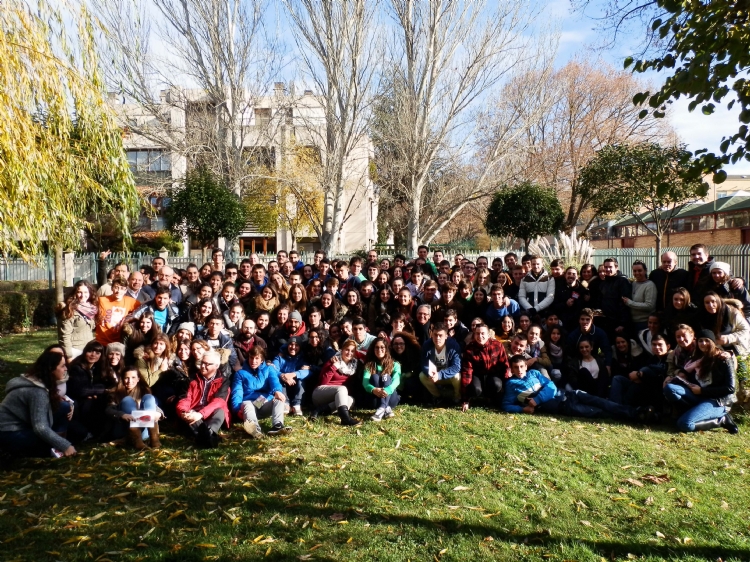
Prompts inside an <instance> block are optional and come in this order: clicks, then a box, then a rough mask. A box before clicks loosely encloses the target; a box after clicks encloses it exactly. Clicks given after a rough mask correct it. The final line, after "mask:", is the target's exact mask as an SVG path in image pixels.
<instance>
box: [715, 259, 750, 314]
mask: <svg viewBox="0 0 750 562" xmlns="http://www.w3.org/2000/svg"><path fill="white" fill-rule="evenodd" d="M731 280H732V276H731V274H730V265H729V264H728V263H726V262H721V261H717V262H714V263H713V265H712V266H711V280H710V281H709V282H708V284H707V287H706V288H707V289H708V290H709V291H713V292H714V293H716V294H717V295H719V296H720V297H721V298H723V299H735V300H738V301H739V302H740V303H741V304H742V314H743V315H744V316H745V320H750V295H748V292H747V287H746V286H745V285H743V286H742V288H741V289H733V288H732V286H731V284H730V281H731Z"/></svg>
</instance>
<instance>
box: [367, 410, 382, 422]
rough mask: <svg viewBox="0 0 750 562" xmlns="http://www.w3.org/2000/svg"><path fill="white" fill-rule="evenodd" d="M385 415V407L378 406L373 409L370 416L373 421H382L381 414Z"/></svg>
mask: <svg viewBox="0 0 750 562" xmlns="http://www.w3.org/2000/svg"><path fill="white" fill-rule="evenodd" d="M384 415H385V408H378V409H377V410H375V413H374V414H373V415H372V417H371V418H370V419H371V420H372V421H374V422H379V421H382V419H383V416H384Z"/></svg>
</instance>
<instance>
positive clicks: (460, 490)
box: [453, 486, 470, 492]
mask: <svg viewBox="0 0 750 562" xmlns="http://www.w3.org/2000/svg"><path fill="white" fill-rule="evenodd" d="M469 489H470V488H468V487H467V486H456V487H455V488H453V491H454V492H463V491H464V490H469Z"/></svg>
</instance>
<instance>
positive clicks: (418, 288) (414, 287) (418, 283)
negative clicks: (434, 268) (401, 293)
mask: <svg viewBox="0 0 750 562" xmlns="http://www.w3.org/2000/svg"><path fill="white" fill-rule="evenodd" d="M422 283H424V273H422V270H421V269H419V268H414V269H413V270H412V272H411V280H410V281H409V282H408V283H407V284H406V288H407V289H409V292H410V293H411V296H412V297H418V296H419V294H420V293H421V292H422Z"/></svg>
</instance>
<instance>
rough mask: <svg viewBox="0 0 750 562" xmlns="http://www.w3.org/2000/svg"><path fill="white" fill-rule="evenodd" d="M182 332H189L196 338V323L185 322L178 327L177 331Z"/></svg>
mask: <svg viewBox="0 0 750 562" xmlns="http://www.w3.org/2000/svg"><path fill="white" fill-rule="evenodd" d="M180 330H187V331H188V332H190V335H191V336H194V335H195V323H193V322H183V323H182V324H180V325H179V326H178V327H177V331H178V332H179V331H180Z"/></svg>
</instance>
